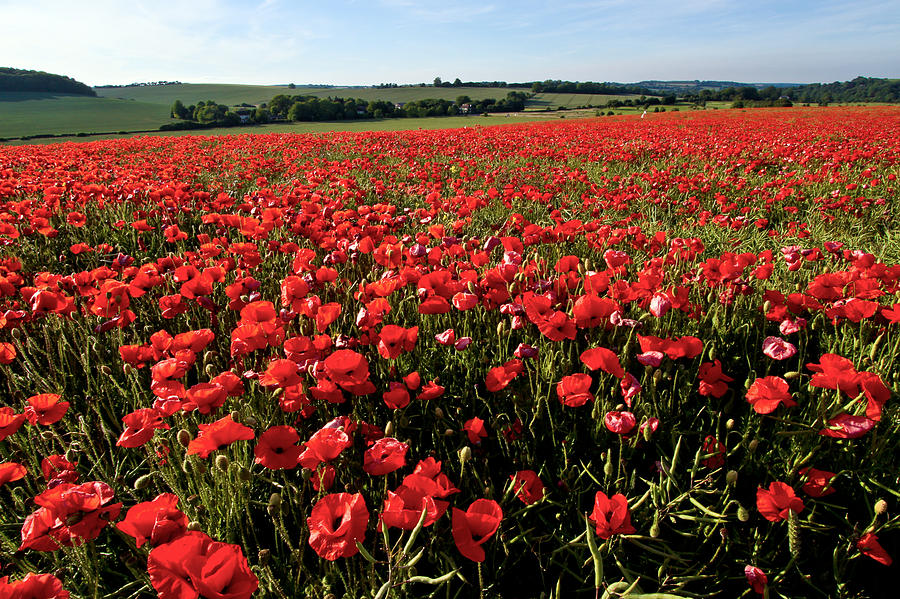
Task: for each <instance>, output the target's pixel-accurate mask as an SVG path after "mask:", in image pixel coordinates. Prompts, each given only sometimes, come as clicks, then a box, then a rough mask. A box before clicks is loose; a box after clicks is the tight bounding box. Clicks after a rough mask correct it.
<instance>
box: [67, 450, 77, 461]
mask: <svg viewBox="0 0 900 599" xmlns="http://www.w3.org/2000/svg"><path fill="white" fill-rule="evenodd" d="M65 458H66V461H67V462H77V461H78V453H77V452H75V450H73V449H69V450H67V451H66V455H65Z"/></svg>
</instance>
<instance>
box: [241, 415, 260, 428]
mask: <svg viewBox="0 0 900 599" xmlns="http://www.w3.org/2000/svg"><path fill="white" fill-rule="evenodd" d="M258 423H259V421H258V420H257V419H256V418H254V417H253V416H247V417H246V418H244V424H246V425H247V426H256V425H257V424H258Z"/></svg>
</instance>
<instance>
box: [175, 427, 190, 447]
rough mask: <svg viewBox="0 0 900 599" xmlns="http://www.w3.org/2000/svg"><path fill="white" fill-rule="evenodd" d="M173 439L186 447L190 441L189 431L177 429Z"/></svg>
mask: <svg viewBox="0 0 900 599" xmlns="http://www.w3.org/2000/svg"><path fill="white" fill-rule="evenodd" d="M175 439H176V440H177V441H178V444H179V445H181V446H182V447H187V446H188V444H189V443H190V442H191V433H189V432H187V431H186V430H184V429H181V430H180V431H178V434H177V435H176V436H175Z"/></svg>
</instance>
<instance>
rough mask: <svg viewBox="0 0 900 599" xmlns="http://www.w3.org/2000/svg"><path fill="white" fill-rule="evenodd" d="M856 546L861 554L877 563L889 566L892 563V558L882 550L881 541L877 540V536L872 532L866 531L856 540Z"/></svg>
mask: <svg viewBox="0 0 900 599" xmlns="http://www.w3.org/2000/svg"><path fill="white" fill-rule="evenodd" d="M856 548H857V549H859V551H860V552H861V553H862V554H863V555H868V556H869V557H871V558H872V559H873V560H875V561H876V562H878V563H879V564H884V565H885V566H890V565H891V564H893V563H894V560H893V558H892V557H891V556H890V555H888V552H887V551H885V550H884V547H882V546H881V543H879V542H878V536H877V535H875V534H874V533H871V532H867V533H866V534H864V535H863V536H861V537H860V538H859V540H858V541H857V542H856Z"/></svg>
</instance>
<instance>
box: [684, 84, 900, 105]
mask: <svg viewBox="0 0 900 599" xmlns="http://www.w3.org/2000/svg"><path fill="white" fill-rule="evenodd" d="M683 98H684V100H685V101H688V102H697V103H703V102H708V101H725V102H734V103H738V102H740V103H741V105H743V106H748V107H749V106H761V105H762V106H766V105H768V106H773V105H775V106H777V105H785V101H787V102H788V104H786V105H788V106H790V103H791V102H800V103H803V104H829V103H831V102H900V79H879V78H875V77H857V78H856V79H853V80H852V81H836V82H834V83H809V84H806V85H798V86H795V87H775V86H773V85H769V86H766V87H763V88H762V89H757V88H755V87H749V86H741V87H726V88H725V89H721V90H711V89H704V90H701V91H700V92H698V93H696V94H685V95H684V97H683ZM779 101H781V103H780V104H779ZM736 107H737V108H739V107H741V106H736Z"/></svg>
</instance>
